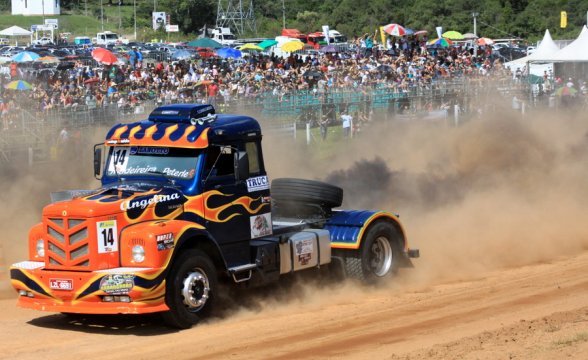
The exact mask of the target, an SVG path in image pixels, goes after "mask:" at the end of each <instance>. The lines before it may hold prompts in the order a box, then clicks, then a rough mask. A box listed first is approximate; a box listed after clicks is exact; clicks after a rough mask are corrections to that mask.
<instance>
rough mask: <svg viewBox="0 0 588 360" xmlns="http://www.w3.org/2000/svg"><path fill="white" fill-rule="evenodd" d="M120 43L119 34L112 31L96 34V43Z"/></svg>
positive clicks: (106, 44)
mask: <svg viewBox="0 0 588 360" xmlns="http://www.w3.org/2000/svg"><path fill="white" fill-rule="evenodd" d="M118 43H119V38H118V34H116V33H113V32H112V31H104V32H99V33H97V34H96V45H105V46H108V45H116V44H118Z"/></svg>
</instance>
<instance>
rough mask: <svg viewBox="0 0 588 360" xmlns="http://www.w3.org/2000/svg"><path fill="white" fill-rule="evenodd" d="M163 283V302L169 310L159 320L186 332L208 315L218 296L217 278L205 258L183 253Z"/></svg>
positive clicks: (199, 252)
mask: <svg viewBox="0 0 588 360" xmlns="http://www.w3.org/2000/svg"><path fill="white" fill-rule="evenodd" d="M166 282H167V284H166V294H165V302H166V304H167V306H168V307H169V309H170V310H169V311H166V312H164V313H163V314H162V316H163V320H164V322H165V323H166V324H167V325H169V326H171V327H175V328H180V329H188V328H190V327H192V326H193V325H196V324H197V323H198V322H200V320H202V319H204V318H206V317H207V316H209V315H210V313H211V312H212V310H213V308H214V305H215V303H216V299H217V295H218V294H217V291H218V275H217V271H216V268H215V266H214V264H213V262H212V260H210V258H209V257H208V255H206V254H205V253H204V252H202V251H200V250H197V249H190V250H186V252H184V253H183V254H181V255H180V257H179V258H178V259H177V260H176V261H175V262H174V264H173V268H172V269H171V271H170V273H169V274H168V277H167V279H166Z"/></svg>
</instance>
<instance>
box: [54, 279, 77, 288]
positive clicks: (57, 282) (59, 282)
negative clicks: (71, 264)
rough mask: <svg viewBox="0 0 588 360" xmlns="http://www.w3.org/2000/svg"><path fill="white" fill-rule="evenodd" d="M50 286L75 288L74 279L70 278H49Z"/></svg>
mask: <svg viewBox="0 0 588 360" xmlns="http://www.w3.org/2000/svg"><path fill="white" fill-rule="evenodd" d="M49 287H50V288H51V289H53V290H73V281H72V280H70V279H49Z"/></svg>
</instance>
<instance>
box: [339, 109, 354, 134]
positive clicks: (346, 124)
mask: <svg viewBox="0 0 588 360" xmlns="http://www.w3.org/2000/svg"><path fill="white" fill-rule="evenodd" d="M352 123H353V117H352V116H351V115H349V114H348V113H347V111H343V112H341V125H342V126H343V137H345V138H348V137H350V136H351V124H352Z"/></svg>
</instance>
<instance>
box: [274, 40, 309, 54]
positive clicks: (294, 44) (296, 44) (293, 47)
mask: <svg viewBox="0 0 588 360" xmlns="http://www.w3.org/2000/svg"><path fill="white" fill-rule="evenodd" d="M280 48H281V49H282V50H283V51H287V52H293V51H298V50H302V49H303V48H304V43H303V42H302V41H288V42H287V43H284V44H282V46H280Z"/></svg>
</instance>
